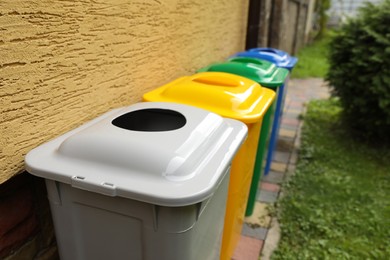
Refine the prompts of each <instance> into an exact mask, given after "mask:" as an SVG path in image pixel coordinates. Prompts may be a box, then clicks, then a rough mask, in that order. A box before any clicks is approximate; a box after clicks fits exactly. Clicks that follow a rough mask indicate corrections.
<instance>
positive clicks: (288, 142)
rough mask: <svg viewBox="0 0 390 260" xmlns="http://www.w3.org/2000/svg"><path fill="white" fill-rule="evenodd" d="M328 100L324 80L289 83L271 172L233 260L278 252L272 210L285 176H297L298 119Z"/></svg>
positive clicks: (251, 259) (266, 256) (262, 183)
mask: <svg viewBox="0 0 390 260" xmlns="http://www.w3.org/2000/svg"><path fill="white" fill-rule="evenodd" d="M328 97H329V89H328V88H327V87H326V84H325V83H324V81H323V80H322V79H319V78H310V79H291V80H290V81H289V84H288V87H287V95H286V100H285V105H284V112H283V117H282V122H281V127H280V132H279V138H278V145H277V150H276V152H275V156H274V158H273V161H272V165H271V171H270V173H269V174H268V175H267V176H263V177H262V180H261V181H260V183H259V190H258V192H257V201H256V205H255V210H254V213H253V215H252V216H250V217H247V218H246V219H245V223H244V226H243V229H242V232H241V239H240V241H239V243H238V245H237V248H236V250H235V252H234V255H233V258H232V260H258V259H261V260H266V259H270V256H271V254H272V252H273V251H274V250H275V249H276V247H277V244H278V241H279V239H280V228H279V224H278V222H277V219H276V218H272V217H271V216H270V213H269V206H270V205H272V204H274V203H275V202H276V201H277V200H278V198H279V194H280V191H281V184H282V183H283V181H284V180H285V179H286V176H289V175H291V174H293V173H294V170H295V164H296V162H297V158H298V149H299V141H300V129H301V126H302V121H301V120H300V119H299V116H300V115H301V114H302V113H304V111H305V103H307V102H308V101H310V100H311V99H321V98H328Z"/></svg>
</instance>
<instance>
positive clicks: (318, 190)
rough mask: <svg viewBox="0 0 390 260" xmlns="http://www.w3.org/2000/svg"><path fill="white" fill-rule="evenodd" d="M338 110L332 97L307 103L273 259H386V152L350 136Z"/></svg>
mask: <svg viewBox="0 0 390 260" xmlns="http://www.w3.org/2000/svg"><path fill="white" fill-rule="evenodd" d="M340 111H341V108H340V106H339V103H338V102H337V100H334V99H331V100H325V101H324V100H322V101H313V102H311V103H310V104H309V106H308V112H307V114H306V115H305V116H304V120H305V123H304V126H303V130H302V139H301V151H300V156H299V160H298V164H297V169H296V173H295V175H294V176H293V177H292V178H291V179H290V181H289V182H288V183H287V184H286V187H285V188H284V191H285V195H284V196H283V198H282V200H281V202H280V204H278V205H277V207H278V214H279V220H280V223H281V232H282V236H281V241H280V244H279V247H278V249H277V251H276V252H275V253H274V254H273V257H272V259H390V160H389V158H390V151H389V150H388V149H387V150H386V149H385V148H374V147H370V146H368V145H367V144H363V143H360V142H358V141H356V140H353V139H352V138H351V137H350V136H349V135H348V134H347V132H346V131H345V130H343V129H344V128H343V127H341V126H340V124H339V123H338V122H339V116H340Z"/></svg>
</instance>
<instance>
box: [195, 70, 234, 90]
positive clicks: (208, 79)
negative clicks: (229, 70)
mask: <svg viewBox="0 0 390 260" xmlns="http://www.w3.org/2000/svg"><path fill="white" fill-rule="evenodd" d="M191 81H193V82H197V83H202V84H207V85H214V86H222V87H238V86H241V81H240V80H236V79H234V78H230V77H224V76H221V75H204V74H203V73H199V74H195V75H194V76H193V78H192V79H191Z"/></svg>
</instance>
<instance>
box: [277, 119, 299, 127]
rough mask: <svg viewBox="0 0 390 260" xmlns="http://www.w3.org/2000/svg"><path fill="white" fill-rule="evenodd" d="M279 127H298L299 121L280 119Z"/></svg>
mask: <svg viewBox="0 0 390 260" xmlns="http://www.w3.org/2000/svg"><path fill="white" fill-rule="evenodd" d="M281 125H290V126H299V120H298V119H291V118H282V122H281Z"/></svg>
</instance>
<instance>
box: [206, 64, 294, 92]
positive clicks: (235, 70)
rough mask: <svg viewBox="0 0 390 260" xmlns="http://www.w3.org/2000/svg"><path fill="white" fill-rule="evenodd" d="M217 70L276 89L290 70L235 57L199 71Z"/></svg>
mask: <svg viewBox="0 0 390 260" xmlns="http://www.w3.org/2000/svg"><path fill="white" fill-rule="evenodd" d="M206 71H209V72H211V71H216V72H226V73H231V74H236V75H239V76H243V77H246V78H249V79H251V80H253V81H256V82H257V83H259V84H260V85H261V86H264V87H268V88H272V89H276V88H277V87H279V86H281V85H282V84H283V83H284V81H285V79H286V78H287V76H288V74H289V71H288V70H287V69H284V68H280V67H277V66H276V65H275V64H274V63H272V62H269V61H266V60H261V59H256V58H249V57H233V58H230V59H228V60H227V61H226V62H221V63H213V64H211V65H209V66H207V67H204V68H202V69H200V70H198V72H206Z"/></svg>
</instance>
